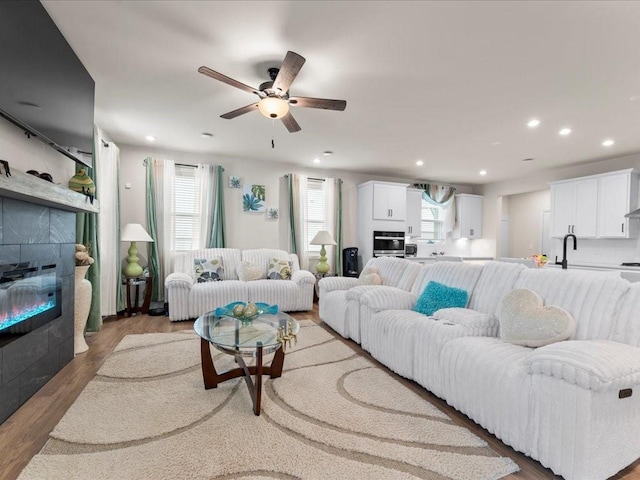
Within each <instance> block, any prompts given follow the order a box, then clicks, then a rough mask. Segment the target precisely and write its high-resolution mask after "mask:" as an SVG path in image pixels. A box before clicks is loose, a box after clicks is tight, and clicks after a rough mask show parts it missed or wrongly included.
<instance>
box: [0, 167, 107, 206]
mask: <svg viewBox="0 0 640 480" xmlns="http://www.w3.org/2000/svg"><path fill="white" fill-rule="evenodd" d="M0 197H9V198H14V199H16V200H22V201H24V202H31V203H36V204H38V205H44V206H46V207H53V208H58V209H60V210H67V211H70V212H89V213H98V212H99V211H100V204H99V202H98V200H96V199H94V200H93V203H91V201H90V200H89V197H87V196H86V195H83V194H81V193H77V192H74V191H73V190H69V189H68V188H67V187H66V186H64V187H63V186H61V185H56V184H55V183H51V182H47V181H46V180H42V179H41V178H38V177H35V176H33V175H29V174H27V173H23V172H18V171H16V170H15V169H12V170H11V176H10V177H7V176H6V175H5V173H4V169H2V172H1V173H0Z"/></svg>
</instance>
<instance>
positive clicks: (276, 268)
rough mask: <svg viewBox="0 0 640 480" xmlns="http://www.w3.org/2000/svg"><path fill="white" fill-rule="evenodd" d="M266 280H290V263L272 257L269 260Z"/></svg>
mask: <svg viewBox="0 0 640 480" xmlns="http://www.w3.org/2000/svg"><path fill="white" fill-rule="evenodd" d="M267 278H268V279H270V280H290V279H291V262H290V261H288V260H284V259H282V258H277V257H273V258H272V259H270V260H269V267H268V269H267Z"/></svg>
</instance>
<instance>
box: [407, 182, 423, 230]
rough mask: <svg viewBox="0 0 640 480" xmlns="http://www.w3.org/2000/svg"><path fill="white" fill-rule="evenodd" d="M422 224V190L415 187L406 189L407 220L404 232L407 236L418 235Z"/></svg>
mask: <svg viewBox="0 0 640 480" xmlns="http://www.w3.org/2000/svg"><path fill="white" fill-rule="evenodd" d="M421 224H422V190H419V189H417V188H408V189H407V222H406V223H405V225H406V230H405V232H406V234H407V236H408V237H420V235H421V226H422V225H421Z"/></svg>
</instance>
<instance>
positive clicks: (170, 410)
mask: <svg viewBox="0 0 640 480" xmlns="http://www.w3.org/2000/svg"><path fill="white" fill-rule="evenodd" d="M301 324H302V328H301V331H300V334H299V335H298V345H297V346H295V347H294V348H293V349H292V350H290V351H288V352H287V355H286V358H285V362H284V372H283V375H282V377H281V378H278V379H274V380H271V379H269V378H268V377H266V378H265V379H263V381H264V389H263V398H262V414H261V415H260V416H259V417H256V416H255V415H254V414H253V412H252V404H251V399H250V397H249V393H248V390H247V386H246V385H245V382H244V380H243V379H241V378H238V379H234V380H231V381H228V382H225V383H222V384H220V385H219V386H218V388H216V389H211V390H205V389H204V386H203V382H202V372H201V369H200V340H199V337H197V336H196V335H195V334H194V333H192V332H190V331H185V332H177V333H156V334H143V335H128V336H127V337H125V338H124V339H123V340H122V342H121V343H120V344H119V345H118V347H117V348H116V350H115V351H114V353H113V354H112V355H111V357H110V358H109V359H108V360H107V361H106V363H105V364H104V365H103V367H102V368H101V369H100V370H99V371H98V373H97V375H96V377H95V378H94V379H93V380H92V381H91V382H90V383H89V384H88V385H87V387H86V388H85V389H84V391H83V392H82V393H81V395H80V396H79V397H78V399H77V400H76V402H75V403H74V404H73V405H72V406H71V408H70V409H69V411H68V412H67V413H66V414H65V416H64V417H63V418H62V420H61V421H60V423H59V424H58V425H57V426H56V427H55V429H54V430H53V432H51V434H50V439H49V441H48V442H47V444H46V445H45V446H44V448H43V449H42V451H41V452H40V453H39V454H38V455H36V456H35V457H34V458H33V459H32V460H31V462H30V463H29V464H28V465H27V467H26V468H25V469H24V470H23V471H22V473H21V475H20V477H19V478H20V479H21V480H27V479H46V480H55V479H65V480H69V479H83V480H84V479H94V480H95V479H117V480H123V479H149V480H151V479H154V480H161V479H167V480H169V479H171V480H175V479H207V480H211V479H249V478H261V479H269V478H270V479H285V480H288V479H322V480H327V479H360V478H361V479H381V480H382V479H384V480H389V479H414V478H421V479H437V480H441V479H442V480H444V479H459V480H490V479H498V478H501V477H503V476H505V475H507V474H509V473H512V472H515V471H517V470H518V467H517V465H516V464H515V463H514V462H513V461H512V460H510V459H508V458H504V457H499V456H498V455H497V454H496V453H495V452H494V451H493V450H491V449H490V448H489V447H488V446H487V444H486V443H485V442H484V441H483V440H481V439H480V438H478V437H477V436H475V435H473V434H472V433H471V432H469V431H468V430H467V429H465V428H463V427H460V426H457V425H455V424H454V423H453V422H452V421H451V420H450V419H449V418H448V417H447V416H446V415H445V414H443V413H442V412H440V411H439V410H438V409H437V408H435V407H434V406H432V405H431V404H430V403H429V402H427V401H425V400H424V399H422V398H420V397H419V396H418V395H416V394H415V393H414V392H412V391H411V390H410V389H408V388H407V387H405V386H404V385H402V384H401V383H399V382H398V381H397V380H395V379H393V378H392V377H391V376H390V375H389V374H388V373H387V372H386V371H385V370H384V369H381V368H379V367H378V366H376V365H374V364H372V363H371V362H370V361H369V360H367V359H365V358H363V357H361V356H359V355H357V354H355V353H354V351H353V350H352V349H350V348H349V347H348V346H346V345H344V344H343V343H341V342H340V341H338V340H336V339H335V338H334V337H333V336H332V335H331V334H330V333H328V332H326V331H325V330H324V329H323V328H322V327H319V326H317V325H315V324H314V323H313V322H311V321H302V322H301ZM212 350H213V349H212ZM213 351H215V350H213ZM214 363H215V365H216V369H217V370H218V372H222V371H224V370H226V369H229V368H232V367H234V366H235V365H234V363H233V358H232V357H231V356H229V355H226V354H223V353H216V355H215V357H214Z"/></svg>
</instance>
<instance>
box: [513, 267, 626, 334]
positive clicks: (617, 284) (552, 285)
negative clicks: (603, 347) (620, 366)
mask: <svg viewBox="0 0 640 480" xmlns="http://www.w3.org/2000/svg"><path fill="white" fill-rule="evenodd" d="M514 288H528V289H529V290H533V291H534V292H536V293H537V294H538V295H540V296H541V297H542V299H543V300H544V303H546V304H547V305H556V306H558V307H560V308H563V309H565V310H566V311H567V312H569V313H570V314H571V315H572V316H573V318H575V319H576V322H577V326H576V332H575V334H574V335H573V336H572V338H574V339H576V340H595V339H608V338H610V335H611V332H612V331H613V326H614V319H615V312H616V305H617V304H618V300H619V299H620V297H621V296H622V294H623V293H625V292H626V291H627V290H628V289H629V282H627V281H626V280H624V279H622V278H620V274H619V273H618V272H589V271H585V270H560V269H556V268H527V269H525V270H523V271H522V273H521V274H520V276H519V277H518V281H517V282H516V284H515V287H514Z"/></svg>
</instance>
